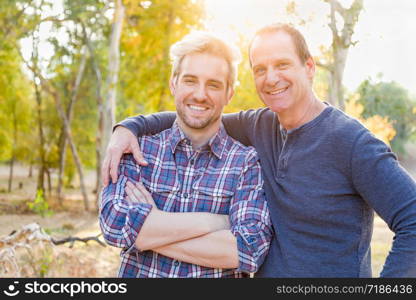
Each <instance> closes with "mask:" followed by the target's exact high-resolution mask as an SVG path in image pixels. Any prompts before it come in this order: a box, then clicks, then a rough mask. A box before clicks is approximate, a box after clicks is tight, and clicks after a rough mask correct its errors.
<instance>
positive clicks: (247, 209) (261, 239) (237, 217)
mask: <svg viewBox="0 0 416 300" xmlns="http://www.w3.org/2000/svg"><path fill="white" fill-rule="evenodd" d="M230 223H231V232H232V234H233V235H234V236H235V237H236V238H237V248H238V257H239V267H238V271H240V272H246V273H255V272H256V271H257V270H258V268H259V267H260V266H261V264H262V263H263V261H264V258H265V256H266V254H267V252H268V250H269V247H270V241H271V238H272V235H273V228H272V225H271V221H270V214H269V210H268V207H267V202H266V199H265V193H264V190H263V179H262V176H261V170H260V164H259V162H258V158H257V154H256V152H255V151H254V150H253V151H252V152H250V155H249V157H248V159H247V163H246V166H245V168H244V171H243V173H242V174H241V176H240V180H239V185H238V187H237V191H236V193H235V194H234V198H233V200H232V203H231V207H230Z"/></svg>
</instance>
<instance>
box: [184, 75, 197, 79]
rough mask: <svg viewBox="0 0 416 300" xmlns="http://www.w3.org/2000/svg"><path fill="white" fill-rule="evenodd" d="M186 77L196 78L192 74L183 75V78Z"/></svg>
mask: <svg viewBox="0 0 416 300" xmlns="http://www.w3.org/2000/svg"><path fill="white" fill-rule="evenodd" d="M185 77H187V78H196V76H195V75H192V74H183V75H182V78H185Z"/></svg>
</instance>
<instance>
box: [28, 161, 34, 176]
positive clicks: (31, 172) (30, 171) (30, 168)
mask: <svg viewBox="0 0 416 300" xmlns="http://www.w3.org/2000/svg"><path fill="white" fill-rule="evenodd" d="M32 176H33V162H32V161H30V166H29V174H28V175H27V177H29V178H32Z"/></svg>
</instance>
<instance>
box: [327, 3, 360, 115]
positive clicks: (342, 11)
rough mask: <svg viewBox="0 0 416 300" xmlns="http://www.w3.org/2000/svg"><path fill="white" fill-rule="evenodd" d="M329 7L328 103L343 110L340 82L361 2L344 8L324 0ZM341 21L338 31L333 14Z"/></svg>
mask: <svg viewBox="0 0 416 300" xmlns="http://www.w3.org/2000/svg"><path fill="white" fill-rule="evenodd" d="M324 1H325V2H327V3H329V5H330V7H331V13H330V22H329V24H328V26H329V28H330V29H331V32H332V45H331V47H332V58H333V59H332V63H331V65H330V66H329V68H328V70H329V71H330V73H329V74H330V79H329V101H330V103H332V104H335V105H338V107H339V108H340V109H342V110H344V108H345V99H344V92H343V87H342V80H343V75H344V69H345V64H346V61H347V56H348V50H349V48H350V47H351V46H353V45H354V44H355V42H352V35H353V34H354V28H355V25H356V24H357V22H358V17H359V15H360V13H361V11H362V9H363V0H354V2H353V3H352V5H351V6H350V8H348V9H347V8H344V7H342V5H341V4H340V3H339V2H338V0H324ZM336 13H338V15H339V16H340V17H341V18H342V20H343V23H344V24H343V27H342V28H341V29H338V27H337V22H336V17H335V14H336Z"/></svg>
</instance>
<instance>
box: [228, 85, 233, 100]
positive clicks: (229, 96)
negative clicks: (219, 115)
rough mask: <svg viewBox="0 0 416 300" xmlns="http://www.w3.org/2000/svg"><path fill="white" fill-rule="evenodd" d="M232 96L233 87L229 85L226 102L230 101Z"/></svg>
mask: <svg viewBox="0 0 416 300" xmlns="http://www.w3.org/2000/svg"><path fill="white" fill-rule="evenodd" d="M233 96H234V88H233V87H232V86H231V85H230V86H228V90H227V104H228V103H230V100H231V98H232V97H233Z"/></svg>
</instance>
